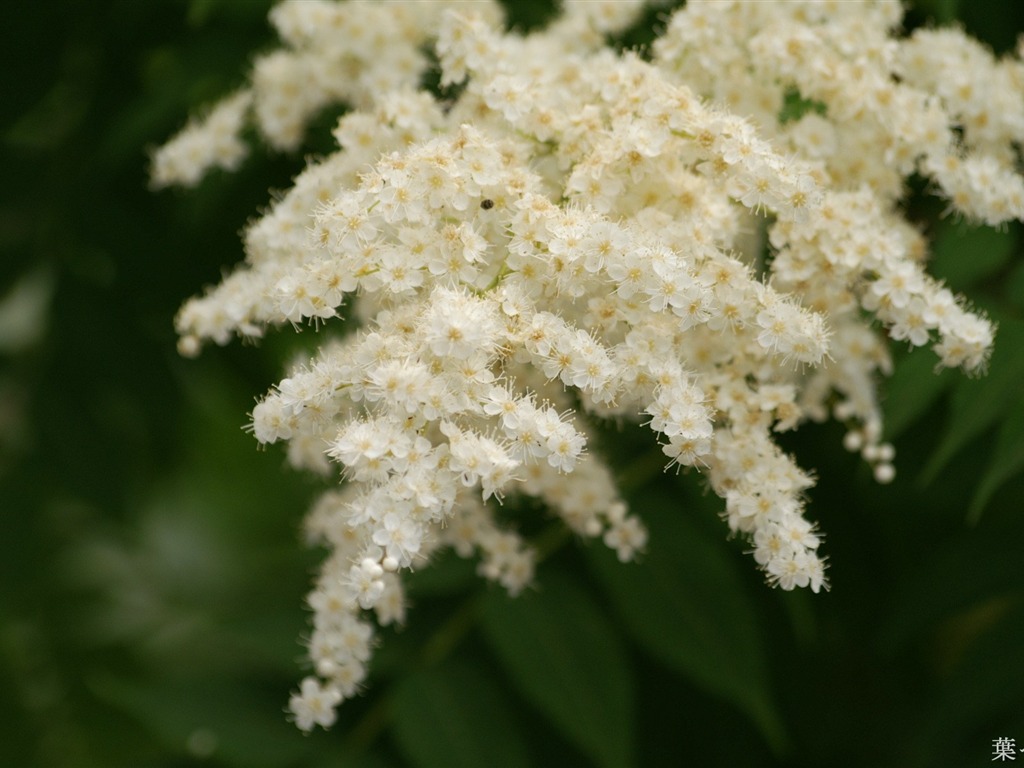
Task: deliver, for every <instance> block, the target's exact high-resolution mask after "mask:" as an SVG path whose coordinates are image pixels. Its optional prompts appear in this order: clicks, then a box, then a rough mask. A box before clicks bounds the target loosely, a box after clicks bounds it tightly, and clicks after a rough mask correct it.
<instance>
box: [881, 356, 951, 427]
mask: <svg viewBox="0 0 1024 768" xmlns="http://www.w3.org/2000/svg"><path fill="white" fill-rule="evenodd" d="M938 362H939V361H938V358H937V357H935V353H934V352H932V351H931V350H930V349H925V348H924V347H917V348H916V349H914V350H913V351H911V352H910V353H909V354H907V355H906V356H904V357H903V358H902V359H900V360H897V361H896V364H895V365H894V368H895V372H894V373H893V375H892V377H891V378H890V379H889V380H888V381H887V382H886V383H885V385H884V386H885V390H884V391H885V394H884V398H885V399H884V401H883V405H884V407H885V433H886V437H887V438H888V439H889V440H894V439H895V438H896V437H898V436H899V435H900V434H902V433H903V431H904V430H905V429H906V428H907V427H909V426H910V425H911V424H913V423H914V422H915V421H917V420H918V419H919V418H920V417H921V416H922V415H923V414H924V413H925V412H926V411H927V410H928V409H929V408H931V407H932V405H934V403H935V402H936V401H937V400H938V399H939V398H940V397H941V396H942V393H943V392H945V391H946V390H947V389H949V387H950V385H952V384H953V382H954V381H956V379H957V373H956V372H955V371H951V370H949V369H948V368H947V369H945V370H942V371H936V370H935V367H936V365H937V364H938Z"/></svg>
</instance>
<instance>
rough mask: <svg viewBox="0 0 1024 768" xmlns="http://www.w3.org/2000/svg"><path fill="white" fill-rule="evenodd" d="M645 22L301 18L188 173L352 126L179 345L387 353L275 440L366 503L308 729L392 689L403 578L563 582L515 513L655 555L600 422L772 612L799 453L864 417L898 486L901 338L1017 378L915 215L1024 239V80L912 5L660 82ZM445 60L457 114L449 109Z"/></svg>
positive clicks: (702, 59) (969, 366)
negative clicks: (787, 435) (1023, 233)
mask: <svg viewBox="0 0 1024 768" xmlns="http://www.w3.org/2000/svg"><path fill="white" fill-rule="evenodd" d="M641 7H642V3H639V2H567V3H565V7H564V11H563V14H562V16H561V17H560V18H559V19H558V20H556V21H555V22H553V23H552V24H551V25H550V26H549V27H547V28H546V29H544V30H542V31H540V32H537V33H534V34H531V35H528V36H525V37H524V36H517V35H513V34H509V33H503V32H502V31H500V27H499V24H500V12H499V10H498V7H497V6H496V5H494V4H493V3H488V2H483V3H473V4H467V3H416V2H395V3H386V4H374V3H368V2H359V1H358V0H356V1H354V2H348V3H334V2H326V0H315V1H314V0H306V1H305V2H297V1H295V0H292V1H289V2H284V3H282V4H281V5H279V6H278V7H277V8H275V10H274V11H273V13H272V14H271V20H272V21H273V23H274V25H275V26H276V27H277V29H278V31H279V33H280V34H281V37H282V39H283V40H284V42H285V44H286V47H285V48H284V49H282V50H281V51H278V52H275V53H272V54H270V55H268V56H266V57H264V58H262V59H260V60H258V61H257V63H256V65H255V67H254V71H253V76H252V85H251V88H250V89H247V90H245V91H242V92H240V94H238V95H236V96H233V97H231V98H230V99H229V100H228V101H226V102H224V104H222V105H221V106H219V107H217V108H215V109H214V110H213V111H212V112H211V113H210V114H209V116H208V117H207V118H206V120H205V121H201V122H197V123H193V124H191V125H190V126H189V127H187V128H186V129H185V130H184V131H183V132H182V133H181V134H179V136H177V137H175V138H174V139H172V140H171V141H170V142H169V143H168V144H167V145H165V147H163V148H162V149H160V150H159V151H158V152H157V153H156V155H155V156H154V160H153V180H154V183H155V184H156V185H165V184H171V183H178V184H193V183H195V182H197V181H198V179H199V178H200V177H201V176H202V174H203V172H205V170H206V169H207V168H209V167H213V166H220V167H225V168H233V167H234V166H235V165H236V164H237V163H238V162H239V161H240V160H241V157H242V155H243V152H244V147H242V145H241V144H240V143H239V141H238V132H239V130H240V129H241V126H242V125H243V123H244V120H245V119H246V116H247V115H248V116H251V118H253V119H254V120H255V122H256V124H257V126H258V127H259V129H260V131H261V132H262V134H263V135H264V136H265V138H266V139H267V141H268V142H269V143H270V144H271V145H272V146H274V147H277V148H282V149H292V148H294V147H296V146H297V145H298V144H299V143H300V142H301V138H302V133H303V130H304V126H305V124H306V123H307V122H308V120H309V119H310V118H311V116H312V115H313V114H314V113H315V112H316V111H317V110H319V109H320V108H321V107H322V106H324V105H325V104H327V103H331V102H344V103H346V104H348V105H350V107H351V109H350V110H349V111H348V112H347V113H346V114H345V115H344V116H343V117H342V118H341V119H340V120H339V122H338V125H337V128H336V129H335V131H334V136H335V138H336V139H337V141H338V144H339V149H338V150H337V151H336V152H334V153H332V154H330V155H328V156H327V157H324V158H322V159H320V160H317V161H315V162H311V163H310V164H309V166H308V167H307V168H306V170H304V171H303V172H302V173H301V174H300V175H299V176H298V177H297V178H296V179H295V183H294V186H293V187H292V188H291V189H290V190H289V191H288V192H287V193H286V194H285V195H284V196H283V198H282V199H280V200H279V201H277V202H276V203H275V204H274V205H273V207H272V208H271V209H270V211H269V212H268V213H266V214H265V215H264V216H263V217H262V218H260V219H259V220H258V221H256V222H255V223H254V224H252V225H251V226H250V227H249V229H248V231H247V232H246V235H245V251H246V259H245V263H244V264H243V265H241V266H240V267H239V268H238V269H236V270H235V271H234V272H233V273H232V274H230V275H229V276H228V277H226V278H225V279H224V281H223V282H222V283H221V284H220V285H218V286H216V287H214V288H213V289H211V290H210V291H208V292H207V293H206V294H205V295H204V296H202V297H198V298H195V299H192V300H191V301H189V302H187V303H186V304H185V306H184V307H183V308H182V310H181V312H180V313H179V315H178V317H177V321H176V323H177V329H178V332H179V334H180V337H181V341H180V349H181V351H182V352H183V353H184V354H189V355H192V354H196V353H198V351H199V349H200V347H201V345H202V344H203V343H204V342H206V341H210V340H212V341H214V342H216V343H218V344H224V343H227V342H228V341H229V339H230V338H231V337H232V335H235V334H237V335H241V336H243V337H259V336H261V335H262V334H263V333H264V332H265V331H266V329H267V328H268V327H269V326H274V325H281V324H284V323H291V324H299V323H302V322H310V323H313V324H314V325H316V326H317V327H321V326H334V325H335V324H336V323H337V322H338V320H337V318H338V313H339V310H340V308H341V307H343V306H345V305H346V304H348V305H349V306H350V313H352V314H353V319H354V320H356V321H358V323H359V328H358V330H356V331H355V332H353V333H351V334H349V335H348V336H345V337H344V338H342V339H341V340H337V339H332V340H330V341H328V342H325V343H324V345H323V346H322V347H321V349H320V351H319V353H318V354H317V355H316V356H315V357H314V358H313V359H311V360H309V361H308V362H307V363H306V364H304V365H300V366H298V367H296V368H295V369H294V370H292V371H291V373H290V374H289V376H288V377H287V378H285V379H283V380H282V381H281V382H280V384H278V385H277V386H276V387H275V388H274V389H273V390H272V391H271V392H270V393H268V394H267V395H266V397H264V398H263V399H262V400H261V401H260V402H259V403H258V405H257V406H256V407H255V409H254V410H253V413H252V430H253V433H254V435H255V437H256V438H257V440H258V441H259V442H260V443H263V444H266V443H274V442H280V441H283V442H287V444H288V455H289V460H290V461H291V463H292V464H293V465H294V466H296V467H301V468H305V469H309V470H312V471H314V472H318V473H321V474H329V473H330V472H332V471H340V474H341V476H342V477H343V478H344V479H345V480H346V481H347V482H346V483H345V485H343V486H342V487H341V489H340V490H334V491H328V492H327V493H325V494H324V495H323V496H322V497H321V499H320V500H319V501H318V502H317V504H316V505H315V506H314V508H313V510H312V511H311V512H310V515H309V517H308V519H307V526H306V527H307V531H308V533H309V536H310V539H311V540H313V541H318V542H321V543H324V544H326V545H327V546H328V547H329V549H330V550H331V554H330V556H329V558H328V559H327V561H326V562H325V564H324V566H323V569H322V571H321V574H320V576H319V578H318V580H317V584H316V587H315V589H314V590H313V592H312V593H311V594H310V597H309V603H310V605H311V607H312V608H313V610H314V620H313V621H314V631H313V635H312V637H311V640H310V643H309V652H310V657H311V660H312V662H313V665H314V670H315V673H316V677H312V676H311V677H309V678H307V679H306V680H305V681H303V684H302V690H301V692H300V693H299V694H298V695H296V696H294V697H293V698H292V701H291V709H292V711H293V713H294V715H295V717H296V720H297V723H298V725H299V726H300V727H301V728H303V729H305V730H309V729H310V728H312V727H313V726H314V725H315V724H319V725H323V726H328V725H330V724H331V723H332V722H333V720H334V717H335V715H334V708H335V706H336V705H337V704H338V703H339V702H340V701H341V700H342V699H343V698H346V697H350V696H352V695H354V694H355V692H356V691H357V690H358V688H359V686H360V685H361V683H362V682H363V680H364V679H365V676H366V671H367V663H368V661H369V658H370V649H371V646H372V641H373V634H374V629H373V624H372V623H371V620H370V616H371V615H372V616H374V617H375V618H376V621H377V623H379V624H381V625H386V624H390V623H392V622H401V621H402V620H403V619H404V615H405V608H404V595H403V591H402V583H401V579H400V574H401V573H402V572H403V571H405V570H408V569H412V568H415V567H422V566H424V565H426V564H428V562H429V559H430V557H431V556H432V555H433V554H434V553H435V552H437V551H438V550H439V549H441V548H444V547H451V548H453V549H455V551H456V552H457V553H458V554H459V555H461V556H465V557H470V556H476V557H478V558H479V560H480V565H479V571H480V573H481V575H483V576H484V577H485V578H487V579H490V580H493V581H496V582H499V583H500V584H502V585H503V586H504V587H505V588H506V589H507V590H508V591H509V592H510V593H513V594H515V593H517V592H519V591H520V590H522V589H523V588H524V587H525V586H527V585H528V584H529V583H530V581H531V578H532V576H533V572H534V566H535V564H536V560H537V553H536V552H535V551H534V550H533V549H532V548H531V547H530V546H529V545H528V544H527V543H526V542H524V541H523V540H522V539H521V538H520V536H519V535H518V534H517V533H516V532H515V531H514V530H513V529H510V528H507V527H504V526H503V525H501V524H500V523H499V522H498V520H497V519H496V517H495V515H494V502H493V501H491V499H492V498H493V499H494V500H496V501H499V502H500V500H501V499H502V497H503V496H505V495H508V494H513V493H514V494H522V495H525V496H531V497H535V498H538V499H540V500H542V501H543V502H544V503H545V504H546V505H547V507H548V508H550V509H551V510H552V511H553V512H554V513H555V514H557V515H558V516H559V517H560V518H561V519H562V520H563V521H564V523H565V525H566V526H567V528H568V529H569V530H571V531H573V532H575V533H576V534H578V535H580V536H585V537H592V538H601V539H602V540H603V541H604V543H605V544H606V545H607V546H609V547H611V548H612V549H614V550H615V551H616V552H617V554H618V557H619V559H620V560H622V561H624V562H625V561H629V560H631V559H633V557H634V556H635V555H636V553H637V552H639V551H641V550H642V549H643V547H644V545H645V542H646V538H647V534H646V531H645V529H644V527H643V523H642V522H641V520H640V519H639V518H638V517H636V516H635V515H632V514H630V512H629V510H628V508H627V506H626V504H625V503H624V502H623V500H622V498H621V496H620V492H619V490H618V489H617V488H616V484H615V483H614V482H613V479H612V476H611V472H610V471H609V468H608V465H607V464H606V462H605V460H604V458H603V457H602V456H601V455H600V454H598V453H596V452H594V451H587V450H586V446H587V445H588V443H589V432H588V427H587V423H586V421H587V419H589V418H596V419H606V418H616V419H622V420H633V421H637V422H642V423H644V424H646V425H647V426H649V427H650V429H651V430H652V431H654V432H655V433H656V436H657V440H658V443H659V444H660V446H661V450H662V452H663V454H664V455H665V457H667V461H668V466H669V467H672V466H675V467H677V468H678V467H686V468H693V469H694V470H697V471H699V472H701V473H702V474H703V476H704V477H705V478H706V480H707V482H708V484H709V485H710V487H711V488H712V489H713V490H714V491H715V493H716V494H718V495H719V496H720V497H721V498H722V499H723V500H724V502H725V508H724V513H723V516H724V518H725V520H726V522H727V524H728V527H729V529H730V530H731V531H733V532H735V533H738V534H740V535H742V536H743V537H744V538H746V539H747V540H748V541H749V543H750V546H751V550H752V552H753V555H754V559H755V561H756V563H757V565H758V566H759V567H760V568H761V569H762V570H763V571H764V572H765V574H766V577H767V580H768V581H769V582H770V583H771V584H773V585H777V586H780V587H782V588H783V589H793V588H795V587H810V588H811V589H812V590H813V591H814V592H818V591H819V590H820V589H822V588H825V587H827V582H826V578H825V564H824V561H823V559H822V557H821V556H820V555H819V554H818V550H819V544H820V536H819V534H818V533H817V530H816V526H815V525H814V524H813V523H812V522H810V521H809V520H807V519H806V517H805V515H804V512H805V502H804V493H805V492H806V491H807V489H809V488H810V487H811V486H812V485H813V480H812V478H811V475H810V474H809V473H807V472H806V471H804V470H803V469H801V468H800V467H799V466H798V465H797V464H796V463H795V461H794V460H793V459H792V458H790V457H789V456H787V455H786V454H785V453H784V452H783V451H782V450H781V449H780V448H779V446H778V445H777V443H776V442H775V439H774V433H775V432H780V431H785V430H790V429H793V428H796V427H798V426H799V425H800V424H801V423H803V422H805V421H807V420H816V421H818V420H824V419H826V418H828V417H829V416H832V417H835V418H837V419H839V420H841V421H843V422H844V423H846V424H847V425H848V428H849V433H848V435H847V438H846V444H847V445H848V447H851V448H853V449H856V450H859V451H860V452H861V454H862V455H863V457H864V458H865V459H866V460H867V461H868V462H869V463H870V464H872V465H873V467H874V473H875V477H876V478H877V479H878V480H879V481H880V482H887V481H889V480H891V479H892V478H893V475H894V468H893V463H892V460H893V450H892V447H891V446H890V445H888V444H885V443H882V442H881V435H882V416H881V411H880V408H879V405H878V397H877V390H876V386H877V379H878V377H879V376H880V375H884V374H887V373H888V372H889V371H890V367H891V365H890V362H889V358H888V354H887V348H886V344H885V340H884V336H883V333H882V332H883V331H885V332H887V333H888V335H889V336H890V337H891V338H893V339H897V340H906V341H907V342H909V343H910V344H911V345H914V346H921V345H925V344H930V345H932V347H933V349H934V350H935V353H936V354H937V355H938V359H939V363H940V364H941V365H944V366H950V367H961V368H963V369H965V370H967V371H968V372H973V371H980V370H982V369H983V368H984V366H985V363H986V360H987V358H988V355H989V353H990V350H991V345H992V341H993V337H994V332H995V329H994V327H993V325H992V324H991V323H990V322H989V321H988V320H987V319H986V318H984V317H983V316H981V315H979V314H977V313H974V312H971V311H970V310H969V309H967V308H966V306H965V305H964V304H963V302H962V301H961V300H959V299H957V298H956V297H955V296H953V294H952V293H951V292H950V291H949V290H947V289H946V288H944V287H943V286H942V285H941V284H939V283H938V282H937V281H936V280H934V279H932V278H931V277H929V276H928V275H927V273H926V272H925V270H924V265H923V262H924V258H925V256H926V254H927V243H926V241H925V240H924V238H923V236H922V235H921V234H920V233H919V232H918V231H917V230H916V229H915V228H914V226H913V225H912V224H911V223H909V222H908V221H906V220H905V219H904V218H903V217H902V215H901V212H900V208H899V202H900V199H901V198H902V196H903V194H904V188H905V180H906V178H907V177H908V176H910V175H911V174H915V173H916V174H920V175H923V176H925V177H927V178H929V179H930V180H931V181H932V182H933V184H934V185H935V189H936V191H937V192H938V193H939V194H941V195H943V196H944V197H946V198H947V199H948V201H949V204H950V206H951V208H952V209H953V210H955V211H957V212H959V213H961V214H962V215H965V216H968V217H971V218H974V219H978V220H981V221H983V222H985V223H988V224H1001V223H1003V222H1006V221H1010V220H1015V219H1021V218H1024V179H1022V178H1021V176H1020V174H1019V172H1018V171H1017V167H1018V165H1019V162H1020V155H1019V152H1020V146H1021V142H1022V139H1024V98H1021V97H1022V91H1024V67H1022V64H1021V61H1020V58H1019V57H1017V58H1012V59H1005V60H1001V61H997V60H996V59H994V58H993V57H992V56H991V54H989V53H988V52H987V51H985V50H984V49H983V48H981V47H980V46H978V45H977V44H976V43H974V42H973V41H970V40H969V39H968V38H966V37H965V36H964V35H963V34H962V33H961V32H958V31H948V30H946V31H922V32H917V33H915V34H914V35H913V36H911V37H909V38H900V37H897V36H895V35H894V34H893V30H895V29H896V28H897V27H898V25H899V22H900V18H901V13H902V11H901V9H900V6H899V3H897V2H889V1H888V0H879V1H878V2H869V3H857V4H817V3H801V2H778V3H776V2H763V3H755V4H742V5H741V4H736V3H721V2H707V3H702V2H690V3H687V5H686V7H685V8H683V9H681V10H679V11H678V12H676V13H675V14H674V15H673V16H672V17H671V20H670V21H669V23H668V25H667V28H666V30H665V33H664V35H663V36H662V37H661V38H660V39H659V40H658V41H657V42H656V43H655V44H654V47H653V58H652V60H651V61H644V60H642V59H641V58H640V57H639V56H637V55H635V54H632V53H625V54H617V53H614V52H612V51H611V50H609V49H608V48H607V47H605V36H606V35H608V34H609V33H614V32H616V31H619V30H622V29H624V28H626V27H627V26H628V25H629V24H630V23H632V21H633V20H634V19H635V17H636V14H637V12H638V11H639V10H640V9H641ZM429 41H433V44H434V46H435V50H436V54H437V59H438V61H439V62H440V68H441V84H442V86H452V89H451V90H452V92H456V91H457V92H458V95H457V96H456V97H454V98H453V99H451V100H450V101H445V102H441V101H438V100H437V99H436V98H435V97H434V96H433V95H432V94H431V93H429V92H427V91H424V90H422V89H418V87H417V86H418V83H419V81H420V78H421V76H422V74H423V72H424V71H425V70H426V68H427V66H428V60H427V58H426V57H425V56H424V55H423V53H422V49H423V46H424V45H426V44H427V43H428V42H429ZM939 48H942V50H943V51H945V52H946V53H948V54H949V55H950V56H954V57H955V58H957V60H959V61H965V62H969V63H970V67H969V68H961V67H957V68H956V70H955V71H953V70H951V69H950V68H949V67H947V66H945V65H943V64H941V62H945V61H948V60H949V56H946V55H944V54H940V53H937V52H936V51H937V50H938V49H939ZM961 69H962V71H961ZM940 70H941V73H943V74H945V75H948V77H949V79H953V78H959V79H958V80H957V83H958V85H957V86H956V87H952V86H950V85H949V82H948V80H947V79H946V78H945V77H940V76H939V74H940ZM694 88H696V89H697V90H694ZM996 93H998V94H1000V96H999V98H998V99H997V100H994V101H993V100H992V99H991V98H990V97H992V95H993V94H996ZM792 94H797V95H798V96H799V97H800V99H802V102H800V103H803V104H805V105H810V108H809V109H807V111H805V112H803V113H802V114H793V113H792V110H790V109H787V97H788V96H791V95H792ZM739 115H746V116H747V117H740V116H739ZM766 247H767V248H768V249H769V251H768V252H769V255H770V256H771V258H770V264H769V265H768V266H767V267H765V266H764V259H763V255H764V251H765V248H766ZM584 416H586V418H584ZM332 467H336V469H333V470H332Z"/></svg>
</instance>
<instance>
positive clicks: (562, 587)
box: [482, 572, 633, 768]
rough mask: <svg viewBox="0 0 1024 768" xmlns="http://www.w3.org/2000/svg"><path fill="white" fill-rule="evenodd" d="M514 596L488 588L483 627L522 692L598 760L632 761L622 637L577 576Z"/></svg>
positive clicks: (629, 683)
mask: <svg viewBox="0 0 1024 768" xmlns="http://www.w3.org/2000/svg"><path fill="white" fill-rule="evenodd" d="M538 582H539V584H540V586H539V591H538V592H535V593H528V594H524V595H520V596H519V597H516V598H514V599H510V598H508V597H507V596H506V595H505V594H504V593H500V592H498V591H492V592H491V593H490V594H488V596H487V599H486V600H485V601H484V605H483V611H482V629H483V631H484V634H485V636H486V637H487V639H488V641H489V642H490V645H491V647H492V648H493V649H494V651H495V653H496V655H497V656H498V658H499V660H500V661H501V663H502V666H503V667H504V668H505V670H506V671H507V672H508V674H509V677H510V678H511V679H512V681H513V683H514V684H515V685H516V686H518V687H519V689H520V691H521V692H522V694H523V695H524V696H525V697H526V698H527V699H528V700H529V701H530V702H532V703H533V704H534V705H535V706H536V707H537V708H538V709H539V710H540V711H542V712H544V713H545V714H546V715H547V716H548V717H549V718H550V720H551V723H552V724H553V725H554V726H555V727H556V728H557V729H558V730H560V731H561V732H562V733H563V734H565V736H566V737H567V738H568V739H569V740H570V741H571V742H572V743H574V744H576V745H577V746H578V747H579V748H580V749H581V750H583V751H584V752H585V753H586V754H587V755H588V756H589V757H590V758H591V760H593V761H594V762H595V763H596V764H598V765H602V766H609V768H611V767H612V766H618V767H619V768H621V767H622V766H628V765H632V764H633V744H632V741H633V680H632V677H631V676H630V671H629V666H628V660H627V657H626V654H625V652H624V650H623V647H622V643H621V640H620V638H619V636H618V635H617V634H616V632H615V630H614V628H613V627H612V625H611V624H610V623H609V621H608V619H607V617H606V616H605V614H604V613H603V612H602V611H601V608H600V606H599V605H598V604H597V602H596V601H595V600H594V598H593V596H592V595H591V594H590V593H588V592H587V591H586V590H585V589H584V587H583V586H582V585H581V584H580V583H579V582H578V581H576V580H575V579H573V578H571V577H569V576H567V575H564V574H560V573H557V572H546V573H544V574H543V575H542V576H541V577H539V578H538Z"/></svg>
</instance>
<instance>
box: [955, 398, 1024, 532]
mask: <svg viewBox="0 0 1024 768" xmlns="http://www.w3.org/2000/svg"><path fill="white" fill-rule="evenodd" d="M1022 469H1024V398H1021V399H1020V400H1018V401H1017V402H1016V404H1014V406H1013V408H1012V409H1011V410H1010V412H1009V413H1008V414H1007V415H1006V418H1005V419H1004V420H1003V423H1002V426H1001V427H1000V428H999V436H998V437H997V438H996V447H995V448H994V449H993V451H992V457H991V458H990V459H989V462H988V469H987V470H986V471H985V474H984V475H983V476H982V478H981V482H979V483H978V487H977V489H976V490H975V492H974V498H973V499H971V508H970V509H969V510H968V512H967V520H968V521H969V522H970V523H977V522H978V520H979V519H980V518H981V513H982V511H983V510H984V509H985V505H986V504H988V502H989V499H991V498H992V494H994V493H995V492H996V491H997V490H999V487H1000V486H1001V485H1002V484H1003V483H1005V482H1006V481H1007V480H1009V479H1010V478H1011V477H1013V476H1014V475H1015V474H1017V473H1018V472H1020V471H1021V470H1022Z"/></svg>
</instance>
